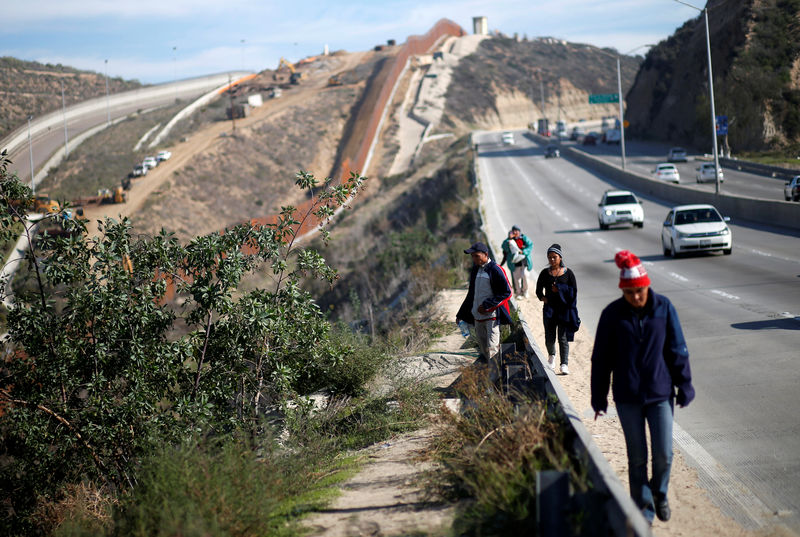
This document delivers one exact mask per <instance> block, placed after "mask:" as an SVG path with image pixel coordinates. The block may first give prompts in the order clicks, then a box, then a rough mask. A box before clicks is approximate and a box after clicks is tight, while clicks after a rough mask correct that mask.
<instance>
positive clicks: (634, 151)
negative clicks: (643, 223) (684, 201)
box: [562, 140, 800, 201]
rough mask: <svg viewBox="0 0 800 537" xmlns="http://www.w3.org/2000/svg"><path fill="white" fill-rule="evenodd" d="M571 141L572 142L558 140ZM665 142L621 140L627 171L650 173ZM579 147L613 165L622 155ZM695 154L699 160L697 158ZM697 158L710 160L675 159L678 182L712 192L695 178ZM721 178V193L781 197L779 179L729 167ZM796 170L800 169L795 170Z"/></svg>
mask: <svg viewBox="0 0 800 537" xmlns="http://www.w3.org/2000/svg"><path fill="white" fill-rule="evenodd" d="M562 143H563V144H565V145H571V144H574V143H575V142H562ZM669 147H670V146H668V145H664V144H660V143H652V142H641V141H631V140H626V141H625V164H626V167H627V169H628V170H629V171H633V172H636V173H640V174H643V175H647V176H648V177H651V176H652V173H653V169H654V168H655V167H656V164H658V163H661V162H667V151H669ZM580 149H581V150H583V151H586V152H587V153H590V154H593V155H596V156H599V157H601V158H603V159H604V160H606V161H608V162H612V163H614V164H615V165H617V166H621V164H622V156H621V154H620V147H619V146H618V145H606V144H603V143H598V145H596V146H583V145H582V146H580ZM698 157H699V160H698ZM701 162H712V159H711V158H710V157H703V156H702V155H692V154H689V162H675V163H673V164H675V166H676V167H677V168H678V173H680V176H681V185H684V186H686V188H692V189H695V190H703V191H706V192H714V188H715V185H714V183H702V184H698V183H697V182H696V179H695V177H696V173H697V172H696V169H697V168H698V167H699V166H700V163H701ZM723 174H724V176H725V177H724V179H725V180H724V182H723V183H722V188H721V191H722V192H723V193H725V194H733V195H737V196H744V197H748V198H761V199H767V200H781V201H783V200H784V197H783V185H784V183H786V181H785V180H783V179H776V178H774V177H768V176H764V175H757V174H754V173H747V172H741V171H738V170H732V169H730V168H723ZM798 174H800V171H798Z"/></svg>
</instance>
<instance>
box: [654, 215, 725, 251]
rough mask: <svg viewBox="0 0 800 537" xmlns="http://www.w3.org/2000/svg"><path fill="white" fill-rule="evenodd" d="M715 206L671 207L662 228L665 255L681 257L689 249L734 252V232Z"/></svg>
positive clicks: (662, 243)
mask: <svg viewBox="0 0 800 537" xmlns="http://www.w3.org/2000/svg"><path fill="white" fill-rule="evenodd" d="M729 221H730V218H728V217H727V216H726V217H722V216H721V215H720V214H719V211H717V209H716V208H715V207H714V206H713V205H679V206H677V207H673V208H672V209H670V211H669V213H668V214H667V218H666V219H665V220H664V225H663V226H662V227H661V247H662V249H663V250H664V255H672V257H678V256H679V255H680V254H684V253H687V252H709V251H716V250H721V251H722V253H724V254H725V255H730V253H731V252H732V251H733V233H732V232H731V229H730V228H729V227H728V224H727V222H729Z"/></svg>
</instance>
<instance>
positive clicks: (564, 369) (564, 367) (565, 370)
mask: <svg viewBox="0 0 800 537" xmlns="http://www.w3.org/2000/svg"><path fill="white" fill-rule="evenodd" d="M561 374H562V375H569V367H567V364H561Z"/></svg>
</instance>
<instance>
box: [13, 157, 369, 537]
mask: <svg viewBox="0 0 800 537" xmlns="http://www.w3.org/2000/svg"><path fill="white" fill-rule="evenodd" d="M7 164H8V160H7V158H6V156H5V154H3V155H2V156H0V239H1V238H7V237H8V236H9V234H10V233H11V228H12V225H13V224H14V223H15V222H22V223H23V224H24V233H25V234H26V235H27V237H28V238H29V239H30V240H31V242H32V244H33V246H32V247H31V248H30V250H29V251H28V254H27V256H26V262H27V269H28V271H29V274H30V277H31V279H32V282H33V283H32V284H31V285H30V286H29V290H27V291H22V292H21V293H19V294H17V295H16V296H15V297H14V307H13V308H12V309H11V311H10V312H9V315H8V344H9V345H10V347H11V348H13V349H14V350H13V353H12V354H11V355H10V356H9V358H7V359H6V361H5V364H4V366H3V370H2V377H1V378H0V408H1V409H2V417H0V444H1V445H2V448H0V451H1V453H0V459H2V460H3V461H4V463H3V464H0V483H1V484H2V490H3V502H4V503H5V504H6V506H7V507H9V508H13V510H14V511H16V512H17V513H24V512H26V511H27V510H28V509H30V507H31V505H32V504H33V502H34V501H35V499H36V497H37V496H39V495H50V494H53V493H54V492H55V491H56V490H57V487H58V486H59V485H60V484H62V483H65V482H76V481H79V480H81V479H83V478H87V477H88V478H92V479H99V480H101V481H103V482H106V483H108V484H110V485H112V486H114V487H117V488H121V489H125V488H127V487H130V486H132V485H133V484H134V483H135V479H136V478H135V470H136V465H137V462H138V461H139V460H140V459H141V457H143V456H144V455H146V454H148V453H151V452H152V450H153V449H154V448H155V447H156V446H159V445H163V444H164V443H168V442H173V441H177V440H178V439H182V438H186V437H187V436H188V435H189V434H191V433H193V432H197V431H203V432H206V431H213V430H220V429H221V428H231V427H236V428H240V427H249V428H250V430H251V431H255V430H257V429H256V428H257V427H258V426H259V417H260V416H261V414H262V413H263V412H264V410H265V408H267V407H268V406H269V405H275V404H278V403H280V402H281V401H282V400H284V399H285V398H286V397H288V396H291V395H292V394H295V393H298V392H303V391H304V390H308V389H312V388H315V387H317V386H318V385H319V384H320V383H322V382H324V380H319V379H323V378H324V372H325V371H326V370H327V369H329V368H332V367H335V365H336V363H337V362H338V360H339V359H340V358H341V353H342V350H341V349H338V348H336V346H335V345H333V344H331V343H330V340H329V338H328V324H327V322H326V321H325V319H324V317H323V316H322V314H321V312H320V311H319V308H318V307H317V305H316V304H315V302H314V300H313V298H312V297H311V296H310V295H309V294H308V293H306V292H304V291H303V290H302V289H301V288H300V285H299V281H300V278H301V277H305V276H309V275H310V276H313V277H316V278H320V279H323V280H325V281H328V282H333V281H334V280H335V279H336V272H335V270H333V269H332V268H330V267H328V266H327V265H326V263H325V261H324V259H322V258H321V257H320V255H319V254H318V253H316V252H314V251H312V250H309V249H303V248H299V247H297V244H296V239H297V236H296V231H295V230H297V229H300V228H301V226H302V225H303V224H306V223H307V221H309V219H313V221H318V222H320V231H321V233H322V234H323V237H324V238H325V239H326V240H327V237H328V236H327V232H326V231H325V229H324V224H325V223H326V222H327V221H328V219H330V217H331V216H332V215H333V214H334V212H335V210H336V209H337V208H339V207H342V206H344V205H345V204H346V203H347V202H348V201H349V200H351V199H352V198H353V197H354V196H355V195H356V194H357V193H358V191H359V190H360V188H361V185H362V182H363V180H364V178H363V177H361V176H359V175H357V174H352V175H351V177H350V178H349V179H348V180H347V181H345V182H343V183H342V184H340V185H337V186H331V187H328V188H325V189H322V190H321V191H320V192H315V189H316V187H317V181H316V179H314V177H313V176H311V175H310V174H307V173H304V172H300V173H298V174H297V180H296V183H297V185H298V186H299V187H300V188H304V189H309V190H311V193H312V201H311V203H310V205H309V206H308V208H307V209H306V210H305V211H304V212H303V213H300V211H298V209H297V208H295V207H291V206H289V207H284V208H283V209H282V211H281V214H280V215H279V217H278V218H277V221H276V222H275V223H274V224H269V225H265V226H254V225H251V224H242V225H238V226H235V227H233V228H231V229H228V230H226V231H225V232H223V233H215V234H212V235H209V236H205V237H197V238H195V239H194V240H192V241H190V242H189V243H188V244H186V245H182V244H180V243H179V242H178V241H177V239H176V238H175V237H174V236H173V235H172V234H170V233H167V232H164V231H163V230H162V232H161V233H159V234H158V235H156V236H154V237H137V236H135V235H134V234H133V233H132V231H133V230H132V229H131V225H130V222H129V221H128V220H127V219H123V220H122V221H115V220H111V219H106V220H105V221H103V222H101V223H100V227H99V230H100V235H99V236H98V237H85V232H86V226H85V221H82V220H78V219H72V218H68V217H66V216H67V215H65V214H64V213H61V214H59V215H56V216H53V217H51V218H54V219H55V220H56V221H58V222H60V223H61V224H62V225H63V226H64V228H65V229H67V230H69V231H70V232H71V233H70V234H69V236H65V237H54V236H50V235H48V234H44V235H43V236H41V237H38V238H37V240H35V241H34V240H33V239H34V236H35V227H34V225H32V224H30V223H29V221H28V220H27V219H26V216H27V210H28V208H29V203H27V200H30V198H31V192H30V189H28V188H27V187H26V186H25V185H22V184H20V182H19V181H18V180H17V178H16V177H13V176H9V174H8V173H7ZM20 200H22V201H20ZM262 267H266V268H267V269H268V270H270V271H271V272H272V274H273V281H274V287H273V288H272V289H257V290H254V291H252V292H249V293H240V292H238V286H239V284H240V282H241V280H242V278H243V277H244V276H245V275H247V274H250V273H252V272H254V271H257V270H260V269H261V268H262ZM171 285H174V289H175V291H176V292H177V294H178V295H179V296H180V297H181V298H182V299H183V303H182V305H181V306H177V305H175V304H172V303H168V302H167V300H166V297H167V292H168V289H170V286H171ZM178 322H180V323H183V324H184V325H185V328H184V330H183V332H182V334H179V333H178V332H177V330H176V326H177V323H178ZM315 379H317V380H315ZM11 527H12V526H9V528H11Z"/></svg>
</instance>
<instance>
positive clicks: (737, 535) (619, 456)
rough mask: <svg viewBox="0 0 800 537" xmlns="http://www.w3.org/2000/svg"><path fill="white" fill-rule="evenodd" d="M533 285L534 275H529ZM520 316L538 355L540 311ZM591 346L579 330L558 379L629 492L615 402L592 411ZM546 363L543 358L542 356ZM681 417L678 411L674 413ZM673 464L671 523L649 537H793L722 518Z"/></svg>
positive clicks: (530, 305) (685, 469)
mask: <svg viewBox="0 0 800 537" xmlns="http://www.w3.org/2000/svg"><path fill="white" fill-rule="evenodd" d="M531 278H533V279H534V280H533V281H534V282H535V278H536V274H534V273H529V274H528V281H529V283H530V281H531ZM519 304H520V309H521V311H522V316H523V317H524V318H525V320H526V321H527V322H528V325H529V327H530V329H531V331H532V332H533V335H534V338H535V339H536V343H537V344H538V346H539V348H540V349H542V352H546V351H545V345H544V327H543V325H542V306H541V303H540V302H539V301H538V300H536V298H535V296H532V298H530V299H527V300H523V301H520V302H519ZM593 343H594V338H593V334H588V333H587V332H586V331H585V330H580V331H578V333H576V334H575V341H574V342H572V343H570V348H569V370H570V374H569V375H559V376H558V378H559V380H560V381H561V385H562V386H563V387H564V390H565V391H566V392H567V395H568V397H569V399H570V401H571V402H572V405H573V406H574V407H575V409H576V411H577V413H578V415H579V416H580V417H581V419H582V420H583V424H584V425H585V426H586V428H587V430H588V431H589V433H590V434H591V435H592V439H593V440H594V442H595V444H596V445H597V446H598V447H599V448H600V450H601V451H602V452H603V455H605V457H606V459H607V460H608V462H609V464H610V465H611V467H612V468H613V469H614V472H615V473H616V474H617V477H619V479H620V481H621V482H622V484H623V487H624V489H625V490H628V459H627V451H626V449H625V439H624V437H623V435H622V428H621V427H620V424H619V419H618V418H617V415H616V411H615V409H614V403H613V401H612V399H611V395H610V394H609V412H608V414H607V415H606V416H604V417H602V418H599V419H597V420H596V421H595V420H594V411H593V410H592V406H591V385H590V377H591V353H592V345H593ZM545 359H546V357H545ZM676 411H677V412H680V409H677V410H676ZM674 451H675V453H674V458H673V462H672V474H671V477H670V488H669V493H668V496H667V497H668V499H669V502H670V506H671V507H672V518H671V520H670V521H669V522H661V521H659V520H656V521H655V522H654V523H653V534H654V535H657V536H659V537H678V536H690V535H692V536H699V535H725V536H726V537H764V536H767V535H770V536H782V537H790V536H791V535H792V534H791V533H790V532H788V530H785V529H784V528H769V529H764V530H758V531H748V530H746V529H744V528H742V527H741V526H740V525H739V524H738V523H737V522H736V521H734V520H733V519H731V518H730V517H728V516H726V515H725V514H723V513H722V512H721V511H720V509H719V507H717V505H715V504H714V502H713V501H712V499H711V498H710V497H709V495H708V493H707V492H706V490H705V489H703V488H702V487H701V486H700V485H699V479H698V475H697V471H696V470H695V469H694V468H692V467H690V466H689V465H688V464H687V462H686V460H685V458H684V457H683V455H682V453H681V452H680V450H679V449H678V448H677V446H675V449H674Z"/></svg>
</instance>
